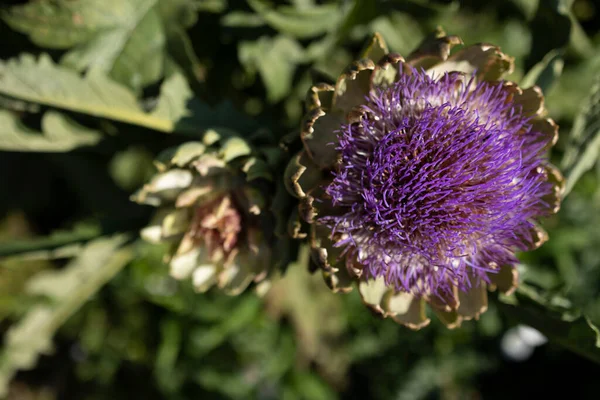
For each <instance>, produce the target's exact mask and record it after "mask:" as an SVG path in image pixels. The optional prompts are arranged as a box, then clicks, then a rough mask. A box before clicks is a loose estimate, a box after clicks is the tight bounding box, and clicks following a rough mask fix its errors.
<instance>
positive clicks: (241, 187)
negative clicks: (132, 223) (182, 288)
mask: <svg viewBox="0 0 600 400" xmlns="http://www.w3.org/2000/svg"><path fill="white" fill-rule="evenodd" d="M278 157H279V152H278V150H277V149H275V148H268V147H264V148H263V151H262V152H258V151H256V150H254V149H252V148H251V147H250V145H249V144H248V143H247V142H246V141H245V140H244V139H242V138H241V137H239V136H237V135H235V134H231V133H227V132H223V131H220V132H217V131H214V130H210V131H207V132H206V134H205V135H204V137H203V139H202V141H197V142H187V143H184V144H182V145H180V146H178V147H175V148H172V149H168V150H165V151H164V152H163V153H162V154H160V155H159V157H158V159H157V160H156V162H155V164H156V166H157V169H158V173H157V174H156V175H155V176H154V177H153V178H152V179H151V180H150V182H149V183H147V184H146V185H144V187H143V188H141V189H140V190H139V191H138V192H137V193H136V194H134V195H133V197H132V199H133V200H134V201H136V202H138V203H142V204H148V205H152V206H156V207H159V210H158V211H157V213H156V215H155V217H154V219H153V221H152V222H151V223H150V224H149V226H147V227H146V228H144V229H143V230H142V231H141V236H142V238H143V239H145V240H146V241H148V242H151V243H170V244H171V246H170V249H171V250H170V252H169V254H167V255H166V260H165V261H166V262H168V263H169V267H170V274H171V276H172V277H174V278H175V279H178V280H183V279H187V278H191V280H192V283H193V285H194V288H195V289H196V290H197V291H199V292H204V291H206V290H208V289H209V288H211V287H212V286H213V285H217V286H218V287H219V288H221V289H223V291H224V292H225V293H227V294H230V295H237V294H239V293H241V292H242V291H243V290H244V289H246V288H247V287H248V285H250V284H251V283H252V282H255V283H259V282H262V283H264V285H262V286H263V287H264V286H265V285H266V286H268V280H266V278H267V277H268V276H269V273H270V272H272V270H275V269H277V268H278V267H279V265H280V264H284V263H285V262H286V259H287V255H288V254H289V253H291V250H290V248H289V246H288V241H287V240H285V238H283V237H280V236H278V235H276V229H275V228H276V223H277V221H276V220H275V214H274V212H273V211H272V210H273V207H276V206H277V205H276V204H274V200H276V199H275V198H274V196H273V194H274V193H275V192H276V188H275V185H274V176H273V175H274V174H273V169H272V167H271V166H272V165H273V164H276V163H277V162H278V160H277V158H278ZM283 192H285V189H283ZM284 226H285V223H284ZM284 231H285V229H284Z"/></svg>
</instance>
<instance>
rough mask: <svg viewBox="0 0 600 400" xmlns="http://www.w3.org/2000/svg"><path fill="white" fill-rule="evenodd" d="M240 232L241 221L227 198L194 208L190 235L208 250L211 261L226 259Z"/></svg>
mask: <svg viewBox="0 0 600 400" xmlns="http://www.w3.org/2000/svg"><path fill="white" fill-rule="evenodd" d="M241 230H242V219H241V216H240V213H239V212H238V210H237V209H236V208H235V206H234V204H233V202H232V201H231V198H230V197H229V196H223V197H220V198H218V199H216V200H213V201H211V202H209V203H206V204H203V205H202V206H199V207H197V208H196V210H195V212H194V217H193V220H192V224H191V228H190V233H191V234H192V235H193V238H194V240H195V241H197V242H198V243H202V244H203V245H204V247H205V248H206V249H207V250H208V253H209V257H210V258H211V260H212V261H215V262H218V261H220V260H222V259H227V258H228V257H229V255H230V254H231V252H232V251H233V249H234V248H235V246H236V244H237V242H238V237H239V234H240V232H241Z"/></svg>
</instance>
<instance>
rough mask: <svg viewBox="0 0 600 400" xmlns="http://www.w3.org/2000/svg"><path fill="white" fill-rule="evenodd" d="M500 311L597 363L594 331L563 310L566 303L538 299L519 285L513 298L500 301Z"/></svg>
mask: <svg viewBox="0 0 600 400" xmlns="http://www.w3.org/2000/svg"><path fill="white" fill-rule="evenodd" d="M501 300H502V301H501V302H500V303H499V306H500V309H501V310H503V311H504V312H505V313H507V314H508V315H511V316H513V317H514V318H515V319H517V320H518V321H519V322H521V323H523V324H526V325H529V326H531V327H533V328H535V329H537V330H539V331H540V332H542V333H543V334H544V335H545V336H547V337H548V338H549V339H550V340H551V341H553V342H556V343H558V344H560V345H562V346H564V347H566V348H568V349H569V350H571V351H573V352H575V353H577V354H579V355H581V356H583V357H586V358H588V359H590V360H592V361H595V362H598V363H600V346H599V345H600V335H599V331H598V327H596V326H595V325H593V324H592V322H591V321H590V320H589V319H588V318H587V317H586V316H584V315H581V314H580V313H578V312H577V311H576V310H571V309H569V308H565V307H564V305H569V302H568V300H566V299H561V298H558V297H556V296H550V297H548V296H542V295H541V294H539V293H537V292H536V290H534V289H533V288H531V287H528V286H526V285H521V286H520V287H519V289H518V290H517V292H516V293H515V294H514V296H512V297H510V298H501Z"/></svg>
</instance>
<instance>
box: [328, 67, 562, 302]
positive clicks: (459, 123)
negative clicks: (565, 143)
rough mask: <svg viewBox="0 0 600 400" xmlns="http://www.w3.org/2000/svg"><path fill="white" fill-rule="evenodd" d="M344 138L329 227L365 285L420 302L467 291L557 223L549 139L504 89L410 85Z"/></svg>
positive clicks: (447, 78)
mask: <svg viewBox="0 0 600 400" xmlns="http://www.w3.org/2000/svg"><path fill="white" fill-rule="evenodd" d="M361 108H362V111H363V118H362V119H361V120H360V121H359V122H355V123H351V124H347V125H344V126H342V127H341V129H340V131H339V133H338V138H339V144H338V147H337V149H338V151H339V153H340V157H341V159H340V163H339V165H338V167H337V168H336V171H335V172H334V177H333V180H332V182H331V183H330V184H329V185H327V186H326V187H325V191H326V193H327V194H328V195H329V196H330V197H331V201H332V202H333V205H334V206H335V207H336V208H338V209H341V210H343V211H342V212H341V213H338V215H335V216H326V217H322V218H321V219H320V220H319V223H321V224H325V225H327V226H329V227H330V228H331V229H332V232H333V237H334V238H335V240H336V241H337V246H339V247H343V248H344V252H345V255H346V260H349V262H350V263H352V262H356V261H358V263H359V264H360V265H361V268H362V271H363V275H364V276H365V277H366V278H377V277H384V278H385V281H386V283H387V284H388V285H389V286H392V287H395V288H396V289H397V290H400V291H408V292H411V293H414V294H417V295H425V296H427V295H432V294H433V295H437V296H439V297H442V298H443V297H445V296H444V293H447V294H449V293H450V292H451V291H452V288H453V286H458V288H459V289H460V290H467V289H468V288H469V287H470V285H473V284H476V283H477V281H478V280H480V279H483V280H487V279H488V278H487V274H488V273H490V272H491V273H493V272H494V271H495V270H496V269H497V267H498V266H500V265H505V264H513V263H515V262H516V261H517V260H516V258H515V256H514V253H515V251H518V250H527V249H529V248H532V247H533V242H534V240H535V238H534V237H533V235H532V230H533V227H534V220H535V219H537V218H538V217H541V216H543V215H547V214H548V212H547V210H548V205H547V204H545V203H544V202H543V200H542V198H543V197H544V196H545V195H547V194H549V193H550V192H551V190H552V187H551V184H549V183H548V182H547V181H546V176H545V171H544V166H545V165H546V164H547V161H546V159H545V157H544V146H545V145H546V144H547V143H545V142H547V140H545V139H544V137H543V135H542V133H540V132H535V131H533V130H532V128H531V124H530V118H529V117H527V116H525V115H524V114H523V113H522V112H521V111H522V110H521V107H520V106H519V105H516V104H515V103H514V102H513V101H512V96H511V94H510V91H509V90H506V86H505V84H504V83H503V82H494V83H488V82H475V81H474V80H473V79H469V78H467V77H465V76H464V75H462V74H458V73H450V74H444V75H443V76H441V77H438V78H432V77H430V76H428V75H427V74H426V73H425V72H424V71H417V70H412V71H410V72H408V73H403V74H401V75H400V76H399V79H398V80H397V81H396V82H394V83H393V84H391V85H390V86H387V87H380V88H377V89H376V90H374V91H372V92H371V94H370V95H369V96H368V98H367V99H366V103H365V104H364V105H362V106H361Z"/></svg>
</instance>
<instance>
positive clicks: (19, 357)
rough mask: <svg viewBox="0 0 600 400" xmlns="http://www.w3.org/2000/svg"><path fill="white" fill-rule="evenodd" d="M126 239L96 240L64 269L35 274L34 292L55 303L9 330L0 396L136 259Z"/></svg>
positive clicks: (34, 311) (33, 310)
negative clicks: (63, 329) (84, 305)
mask: <svg viewBox="0 0 600 400" xmlns="http://www.w3.org/2000/svg"><path fill="white" fill-rule="evenodd" d="M126 239H127V238H126V237H125V236H123V235H117V236H114V237H112V238H102V239H98V240H95V241H93V242H91V243H89V244H88V245H87V246H86V248H85V249H84V250H83V252H82V253H81V254H80V255H79V256H78V257H77V258H75V259H74V260H73V261H71V262H70V263H69V264H68V265H67V267H66V268H65V269H63V270H60V271H55V272H53V273H50V272H44V275H43V276H40V275H39V274H38V275H36V276H34V278H33V280H34V281H33V282H35V286H34V287H36V289H35V290H33V292H35V293H36V294H45V295H49V296H50V297H51V299H52V300H53V302H52V303H50V304H39V305H37V306H34V307H33V308H31V309H30V310H29V312H28V313H27V314H26V315H25V317H23V319H21V320H20V321H19V322H18V323H17V324H15V325H13V326H12V327H11V328H9V330H8V332H7V333H6V337H5V340H4V346H3V349H2V353H0V396H2V397H4V396H5V395H6V391H7V386H8V383H9V381H10V379H11V378H12V376H13V375H14V374H15V373H16V372H17V370H20V369H30V368H32V367H33V366H34V365H35V363H36V361H37V358H38V356H39V355H40V354H47V353H48V352H50V351H51V350H52V337H53V336H54V333H55V332H56V331H57V330H58V328H60V327H61V326H62V324H64V323H65V322H66V320H67V319H68V318H69V317H70V316H71V315H73V314H74V313H75V312H76V311H77V310H78V309H79V308H80V307H81V306H82V305H83V304H84V303H85V302H86V301H87V300H88V299H89V298H90V297H91V296H92V295H94V294H95V293H96V292H97V291H98V290H99V289H100V288H101V287H102V285H104V284H105V283H106V282H107V281H108V280H110V279H111V278H112V277H113V276H114V275H115V274H116V273H117V272H119V271H120V270H121V269H122V268H123V267H124V266H125V265H126V264H127V263H128V262H129V261H131V260H132V259H133V255H134V252H133V250H132V249H131V248H130V247H122V246H123V244H124V243H125V241H126ZM30 287H31V286H30Z"/></svg>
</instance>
